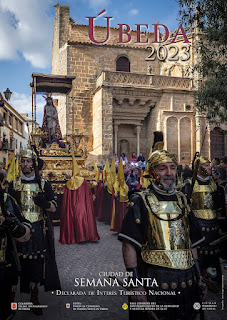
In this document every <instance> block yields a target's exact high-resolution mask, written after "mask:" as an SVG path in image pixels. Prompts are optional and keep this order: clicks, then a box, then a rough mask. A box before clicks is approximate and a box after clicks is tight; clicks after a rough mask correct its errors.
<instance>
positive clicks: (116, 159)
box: [115, 153, 119, 168]
mask: <svg viewBox="0 0 227 320" xmlns="http://www.w3.org/2000/svg"><path fill="white" fill-rule="evenodd" d="M115 166H116V167H117V168H118V166H119V158H118V156H117V154H116V153H115Z"/></svg>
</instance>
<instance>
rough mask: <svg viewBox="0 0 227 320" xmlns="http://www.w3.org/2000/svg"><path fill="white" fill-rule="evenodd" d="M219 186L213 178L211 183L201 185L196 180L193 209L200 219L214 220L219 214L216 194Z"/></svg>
mask: <svg viewBox="0 0 227 320" xmlns="http://www.w3.org/2000/svg"><path fill="white" fill-rule="evenodd" d="M216 191H217V186H216V184H215V182H214V181H213V180H211V183H210V184H209V185H200V184H199V183H198V182H197V181H196V182H195V185H194V188H193V193H192V210H193V212H194V215H195V216H196V217H197V218H199V219H206V220H212V219H215V218H216V216H217V213H216V210H215V201H214V195H215V192H216Z"/></svg>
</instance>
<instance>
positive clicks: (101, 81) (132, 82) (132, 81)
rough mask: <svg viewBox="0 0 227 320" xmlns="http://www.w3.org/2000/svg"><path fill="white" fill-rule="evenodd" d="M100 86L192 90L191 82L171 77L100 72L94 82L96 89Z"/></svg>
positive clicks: (186, 79)
mask: <svg viewBox="0 0 227 320" xmlns="http://www.w3.org/2000/svg"><path fill="white" fill-rule="evenodd" d="M101 86H120V87H124V86H127V87H130V86H132V87H138V88H139V87H141V88H174V89H182V90H192V89H193V80H192V79H189V78H180V77H171V76H160V75H147V74H137V73H130V72H119V71H116V72H113V71H102V73H101V74H100V75H99V77H98V78H97V80H96V88H98V87H101Z"/></svg>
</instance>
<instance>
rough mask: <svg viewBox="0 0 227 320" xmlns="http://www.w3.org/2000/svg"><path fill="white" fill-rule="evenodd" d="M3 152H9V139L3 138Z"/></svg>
mask: <svg viewBox="0 0 227 320" xmlns="http://www.w3.org/2000/svg"><path fill="white" fill-rule="evenodd" d="M2 150H4V151H7V150H9V142H8V139H4V138H3V141H2Z"/></svg>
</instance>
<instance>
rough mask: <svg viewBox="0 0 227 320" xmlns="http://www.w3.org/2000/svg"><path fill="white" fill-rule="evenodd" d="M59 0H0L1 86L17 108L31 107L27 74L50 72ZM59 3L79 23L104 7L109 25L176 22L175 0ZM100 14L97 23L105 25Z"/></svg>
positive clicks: (74, 0)
mask: <svg viewBox="0 0 227 320" xmlns="http://www.w3.org/2000/svg"><path fill="white" fill-rule="evenodd" d="M56 4H57V0H55V1H54V0H0V41H1V46H0V70H1V76H0V91H1V92H2V93H3V91H5V89H6V88H9V89H10V90H11V91H12V92H13V94H12V98H11V100H10V103H11V104H12V106H13V107H14V108H15V109H16V110H17V111H18V112H27V113H30V112H31V88H30V86H29V84H30V82H31V81H32V78H31V74H32V73H33V72H40V73H46V74H50V73H51V46H52V36H53V25H54V15H55V8H54V5H56ZM59 4H60V5H67V6H69V7H70V16H71V17H72V18H73V19H74V21H75V23H77V24H88V19H86V17H87V16H96V15H97V14H98V13H99V12H100V11H101V10H103V9H106V10H107V16H113V17H114V19H112V20H111V27H117V24H118V23H126V24H128V25H129V26H130V27H131V29H135V24H149V26H150V31H153V27H152V24H153V23H155V22H156V21H157V20H158V21H159V23H161V24H164V25H166V26H167V27H168V28H169V30H172V31H173V30H174V29H176V28H177V27H178V25H179V21H178V20H176V19H177V16H178V4H177V2H176V0H158V1H154V0H143V1H127V0H126V1H122V0H115V1H114V0H64V1H59ZM105 21H106V20H104V19H103V18H102V17H100V18H98V19H96V21H95V24H96V25H105V24H103V23H104V22H105ZM37 102H38V103H37V111H38V114H37V116H38V121H39V122H41V121H42V110H43V106H44V104H45V103H44V102H45V101H44V99H43V98H42V97H41V96H40V97H39V98H38V101H37Z"/></svg>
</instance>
